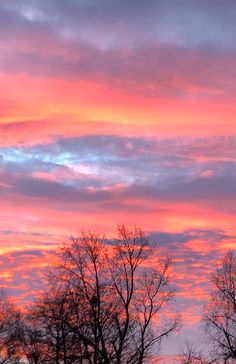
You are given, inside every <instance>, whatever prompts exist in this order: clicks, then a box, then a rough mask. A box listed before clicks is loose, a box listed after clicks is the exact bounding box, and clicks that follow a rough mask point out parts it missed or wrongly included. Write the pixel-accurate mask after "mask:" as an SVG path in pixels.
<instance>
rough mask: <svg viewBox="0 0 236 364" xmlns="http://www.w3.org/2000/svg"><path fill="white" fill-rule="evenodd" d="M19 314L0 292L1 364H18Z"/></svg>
mask: <svg viewBox="0 0 236 364" xmlns="http://www.w3.org/2000/svg"><path fill="white" fill-rule="evenodd" d="M19 315H20V314H19V312H18V311H17V310H16V308H15V307H14V306H13V305H12V304H11V303H10V302H9V301H8V299H7V298H6V296H5V295H4V293H3V292H2V291H1V292H0V364H5V363H6V364H7V363H9V364H10V363H17V362H18V360H19V357H18V345H17V335H16V331H17V325H18V321H19Z"/></svg>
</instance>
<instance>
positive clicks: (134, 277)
mask: <svg viewBox="0 0 236 364" xmlns="http://www.w3.org/2000/svg"><path fill="white" fill-rule="evenodd" d="M152 252H153V249H152V247H151V245H150V242H149V239H148V238H147V237H146V236H145V234H144V233H143V231H142V230H141V229H139V228H136V227H135V228H134V229H128V228H127V227H125V226H124V225H119V226H118V238H117V239H116V240H113V241H108V240H106V239H105V237H104V236H101V235H99V234H98V233H95V232H82V233H81V234H80V236H79V237H78V238H73V239H72V242H71V244H70V245H65V246H64V247H63V249H62V251H61V254H60V258H61V261H60V264H59V265H58V266H57V267H56V269H54V272H53V274H52V275H53V284H54V286H55V285H57V286H58V287H59V288H60V289H63V290H64V291H65V292H67V299H68V304H67V308H66V309H67V310H69V312H70V314H69V315H68V317H67V325H68V328H69V330H71V332H73V333H74V335H75V336H76V338H77V343H78V349H79V351H78V354H79V355H78V357H77V362H78V363H79V362H81V363H91V364H92V363H94V364H96V363H106V364H109V363H116V364H137V363H138V364H142V363H144V362H145V360H146V359H147V358H148V357H149V356H150V354H151V351H152V349H153V346H154V345H155V344H157V346H158V344H160V343H161V341H162V339H163V338H164V337H167V336H168V335H169V334H170V333H171V332H174V331H176V330H177V329H178V327H179V317H178V316H173V315H172V317H169V318H168V316H167V315H165V316H164V317H163V315H162V313H163V312H162V311H163V309H164V308H165V307H166V306H167V305H168V303H169V301H170V300H171V299H172V298H173V296H174V290H173V288H172V286H171V283H170V278H171V277H170V266H171V259H170V257H169V256H166V255H159V256H158V257H155V261H154V262H153V264H152V265H151V264H150V260H149V259H150V257H151V253H152ZM157 346H156V347H157ZM79 358H80V359H79ZM79 360H81V361H79ZM83 360H85V361H83Z"/></svg>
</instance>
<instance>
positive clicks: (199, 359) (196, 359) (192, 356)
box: [180, 341, 220, 364]
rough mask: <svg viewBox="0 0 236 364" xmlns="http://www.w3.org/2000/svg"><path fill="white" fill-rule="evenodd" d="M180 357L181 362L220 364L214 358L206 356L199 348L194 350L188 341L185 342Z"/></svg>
mask: <svg viewBox="0 0 236 364" xmlns="http://www.w3.org/2000/svg"><path fill="white" fill-rule="evenodd" d="M180 357H181V360H180V363H181V364H220V362H219V361H218V360H217V359H215V358H214V359H209V358H207V356H206V355H205V354H204V353H203V352H202V351H201V350H196V349H195V348H194V346H193V345H192V344H191V343H190V342H188V341H187V342H186V344H185V348H184V350H183V352H182V353H181V355H180Z"/></svg>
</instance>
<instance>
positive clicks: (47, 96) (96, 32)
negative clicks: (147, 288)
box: [0, 0, 236, 354]
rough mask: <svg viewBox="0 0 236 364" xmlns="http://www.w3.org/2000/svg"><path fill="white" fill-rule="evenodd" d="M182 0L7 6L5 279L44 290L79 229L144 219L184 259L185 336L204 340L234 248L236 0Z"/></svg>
mask: <svg viewBox="0 0 236 364" xmlns="http://www.w3.org/2000/svg"><path fill="white" fill-rule="evenodd" d="M178 1H179V0H175V1H169V0H168V1H165V2H154V0H150V1H149V2H148V3H147V2H145V1H139V2H137V3H136V4H133V7H131V8H130V6H131V5H129V4H131V2H130V3H128V2H127V1H126V2H125V1H123V0H122V1H120V2H114V3H113V4H111V3H112V2H111V3H108V2H107V0H102V1H101V3H100V7H99V8H98V7H97V5H96V2H95V1H93V0H91V4H90V6H91V9H92V10H91V9H90V11H89V10H88V8H87V7H86V6H85V5H83V4H82V3H80V2H73V1H64V0H63V1H60V2H58V3H56V2H53V1H52V2H47V1H46V0H43V1H41V2H30V1H28V0H24V1H23V2H22V4H19V3H18V2H17V1H14V0H12V1H9V2H7V4H0V34H1V37H0V88H1V93H0V163H1V165H0V193H1V207H2V208H1V210H0V221H1V222H0V260H1V263H2V269H1V273H0V277H1V285H2V287H4V288H5V289H6V290H7V292H8V294H9V295H10V296H11V297H12V299H14V300H16V301H18V302H21V303H22V302H25V301H28V300H30V299H31V298H32V295H33V293H34V292H38V291H39V290H40V289H41V288H42V286H43V282H44V280H45V276H44V272H45V271H46V270H47V267H48V265H49V264H50V262H51V260H52V256H54V252H55V249H57V247H58V246H59V245H60V244H61V243H62V242H64V241H67V239H68V237H70V236H71V234H76V232H77V229H80V228H82V229H86V228H92V229H96V230H98V231H105V232H107V234H108V235H112V233H113V232H114V230H115V229H116V224H117V223H119V222H125V223H126V224H128V225H133V224H137V225H139V226H140V227H141V228H143V229H144V230H145V231H146V232H147V233H149V234H150V236H151V237H152V238H153V239H155V240H156V241H157V242H158V244H159V245H160V246H161V247H162V248H164V249H166V250H167V251H169V252H170V253H171V254H172V255H173V259H174V262H175V263H174V268H173V269H174V272H175V275H176V283H177V293H178V294H177V297H178V298H177V306H178V308H179V310H182V311H184V314H183V320H184V322H185V324H186V327H185V329H184V330H183V333H182V334H180V339H179V340H180V341H181V340H184V335H185V336H186V335H189V333H190V334H191V333H192V334H191V335H192V337H195V336H194V335H196V332H197V331H196V330H197V327H198V324H199V322H200V321H199V320H200V316H201V312H202V306H203V305H204V304H205V302H206V300H207V297H208V293H209V278H210V274H211V272H212V269H213V267H214V262H215V261H216V260H217V259H218V258H219V257H220V256H222V254H224V252H225V251H226V250H228V249H236V228H235V215H236V209H235V202H236V187H235V186H236V183H235V182H236V157H235V156H236V123H235V118H236V103H235V95H236V90H235V81H236V71H235V61H236V50H235V40H234V38H233V34H235V29H234V27H235V24H234V23H235V21H234V19H235V18H233V20H232V17H231V13H235V7H233V9H234V10H232V9H231V11H229V9H228V8H227V6H226V7H225V5H224V6H223V3H222V2H219V1H217V4H215V6H214V7H212V6H211V4H210V2H209V1H206V2H205V3H204V5H202V6H201V5H196V2H194V1H189V2H187V3H185V6H183V7H179V6H178ZM132 3H133V2H132ZM229 3H231V1H230V0H229ZM161 14H162V15H161ZM1 20H2V21H1ZM89 24H93V27H92V28H91V27H90V26H89ZM144 24H149V26H148V27H144ZM199 24H201V28H199ZM190 272H191V273H190ZM186 307H188V309H186ZM174 350H175V348H174V349H173V352H171V353H170V354H173V353H174ZM176 354H178V353H176Z"/></svg>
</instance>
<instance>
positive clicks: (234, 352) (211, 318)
mask: <svg viewBox="0 0 236 364" xmlns="http://www.w3.org/2000/svg"><path fill="white" fill-rule="evenodd" d="M213 283H214V291H213V293H212V296H211V300H210V302H209V304H208V305H207V307H206V309H205V314H204V321H205V329H206V332H207V334H208V335H209V338H210V340H211V342H212V343H213V350H214V352H215V353H216V354H217V355H218V357H219V358H222V359H223V360H224V362H225V363H230V362H231V360H233V361H235V360H236V256H235V254H233V253H232V252H231V251H230V252H228V253H227V254H226V255H225V256H224V258H223V259H222V261H221V263H220V264H219V266H218V267H217V269H216V272H215V273H214V275H213Z"/></svg>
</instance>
